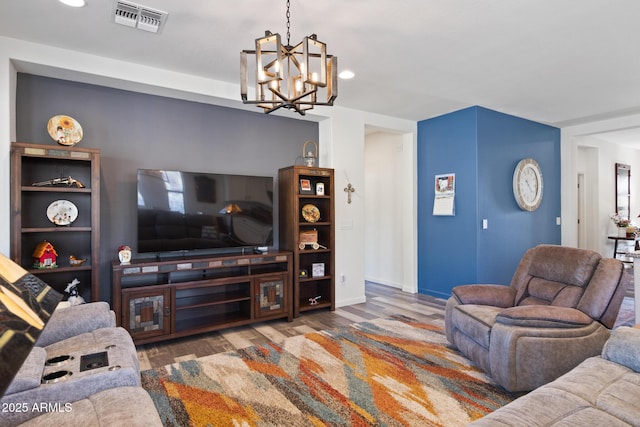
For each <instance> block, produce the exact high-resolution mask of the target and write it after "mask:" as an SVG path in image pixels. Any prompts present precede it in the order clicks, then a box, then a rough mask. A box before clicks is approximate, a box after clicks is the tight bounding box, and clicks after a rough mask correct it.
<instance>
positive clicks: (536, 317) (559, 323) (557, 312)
mask: <svg viewBox="0 0 640 427" xmlns="http://www.w3.org/2000/svg"><path fill="white" fill-rule="evenodd" d="M592 322H593V319H592V318H590V317H589V316H587V315H586V314H584V313H583V312H581V311H580V310H577V309H575V308H567V307H556V306H550V305H521V306H518V307H510V308H507V309H505V310H503V311H501V312H500V313H499V314H498V315H497V316H496V323H502V324H504V325H510V326H521V327H525V328H576V327H584V326H587V325H590V324H591V323H592Z"/></svg>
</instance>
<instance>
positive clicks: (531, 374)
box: [445, 245, 630, 392]
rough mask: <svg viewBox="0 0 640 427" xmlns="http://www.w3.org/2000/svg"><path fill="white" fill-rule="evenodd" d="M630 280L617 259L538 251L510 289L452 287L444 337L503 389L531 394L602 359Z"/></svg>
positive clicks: (559, 248) (520, 267)
mask: <svg viewBox="0 0 640 427" xmlns="http://www.w3.org/2000/svg"><path fill="white" fill-rule="evenodd" d="M629 282H630V277H629V274H628V273H626V270H625V268H624V266H623V264H622V263H621V262H620V261H619V260H615V259H611V258H609V259H603V258H602V257H601V256H600V255H599V254H598V253H596V252H593V251H589V250H584V249H577V248H570V247H563V246H556V245H540V246H537V247H535V248H532V249H529V250H528V251H527V252H526V253H525V255H524V256H523V258H522V260H521V261H520V264H519V265H518V268H517V270H516V272H515V274H514V276H513V278H512V280H511V284H510V285H509V286H504V285H491V284H475V285H463V286H457V287H455V288H454V289H453V291H452V296H451V297H450V298H449V300H448V301H447V306H446V309H445V330H446V335H447V339H448V340H449V342H450V343H451V344H453V345H454V346H455V347H456V348H458V350H460V351H461V352H462V353H463V354H464V355H465V356H467V357H468V358H469V359H471V360H472V361H474V362H475V363H476V364H477V365H478V366H479V367H480V368H481V369H482V370H484V371H485V372H486V373H488V374H489V375H490V376H491V377H492V378H493V379H494V380H495V381H496V382H497V383H498V384H500V385H501V386H502V387H504V388H505V389H506V390H508V391H512V392H514V391H529V390H533V389H535V388H537V387H539V386H541V385H543V384H546V383H548V382H550V381H552V380H554V379H556V378H558V377H559V376H561V375H563V374H564V373H566V372H568V371H569V370H571V369H573V368H574V367H575V366H577V365H578V364H579V363H580V362H582V361H583V360H584V359H586V358H588V357H591V356H596V355H598V354H600V352H601V351H602V347H603V346H604V343H605V342H606V341H607V339H608V338H609V335H610V330H609V329H610V328H612V327H613V325H614V323H615V320H616V318H617V315H618V311H619V310H620V305H621V303H622V300H623V298H624V294H625V292H626V288H627V286H628V283H629Z"/></svg>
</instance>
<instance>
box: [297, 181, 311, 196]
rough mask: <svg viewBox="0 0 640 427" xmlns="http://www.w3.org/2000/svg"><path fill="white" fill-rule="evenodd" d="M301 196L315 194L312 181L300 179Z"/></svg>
mask: <svg viewBox="0 0 640 427" xmlns="http://www.w3.org/2000/svg"><path fill="white" fill-rule="evenodd" d="M300 194H313V187H311V180H309V179H300Z"/></svg>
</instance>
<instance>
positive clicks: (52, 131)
mask: <svg viewBox="0 0 640 427" xmlns="http://www.w3.org/2000/svg"><path fill="white" fill-rule="evenodd" d="M47 131H49V135H50V136H51V138H53V139H54V140H55V141H56V142H57V143H58V144H60V145H76V144H77V143H78V142H80V140H81V139H82V126H80V123H78V122H77V121H76V120H75V119H74V118H73V117H69V116H53V117H51V118H50V119H49V123H47Z"/></svg>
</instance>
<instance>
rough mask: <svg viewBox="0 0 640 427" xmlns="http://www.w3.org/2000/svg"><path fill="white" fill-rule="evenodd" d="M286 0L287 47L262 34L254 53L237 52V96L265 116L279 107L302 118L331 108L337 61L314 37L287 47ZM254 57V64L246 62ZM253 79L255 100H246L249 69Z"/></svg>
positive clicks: (276, 38)
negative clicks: (314, 110)
mask: <svg viewBox="0 0 640 427" xmlns="http://www.w3.org/2000/svg"><path fill="white" fill-rule="evenodd" d="M289 6H290V0H287V44H286V45H283V44H282V42H281V39H280V34H278V33H275V34H273V33H271V31H268V30H267V31H265V36H264V37H261V38H259V39H256V47H255V50H243V51H242V52H240V95H241V96H242V102H243V103H245V104H256V105H257V106H258V107H260V108H263V109H264V112H265V113H267V114H269V113H271V112H272V111H275V110H277V109H279V108H283V107H284V108H287V109H290V110H295V111H297V112H298V113H300V114H301V115H303V116H304V114H305V112H306V111H307V110H311V109H312V108H313V107H314V106H316V105H333V101H334V100H335V99H336V97H337V96H338V78H337V73H338V58H337V57H335V56H332V55H327V45H326V44H325V43H323V42H321V41H319V40H318V39H317V36H316V35H315V34H312V35H310V36H307V37H305V38H304V39H303V40H302V41H301V42H300V43H298V44H297V45H295V46H291V44H290V41H289V39H290V37H291V34H290V27H291V23H290V17H291V13H290V12H289ZM249 55H255V63H254V62H253V61H251V62H249V61H248V60H247V58H248V56H249ZM250 67H253V69H252V70H251V71H252V73H251V74H253V75H254V76H255V82H254V83H255V88H256V95H255V99H249V97H248V95H247V93H248V87H249V74H250V73H249V71H250V70H249V68H250Z"/></svg>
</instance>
